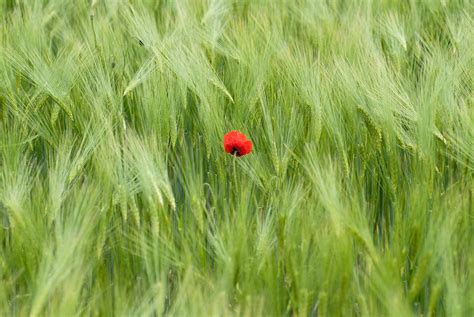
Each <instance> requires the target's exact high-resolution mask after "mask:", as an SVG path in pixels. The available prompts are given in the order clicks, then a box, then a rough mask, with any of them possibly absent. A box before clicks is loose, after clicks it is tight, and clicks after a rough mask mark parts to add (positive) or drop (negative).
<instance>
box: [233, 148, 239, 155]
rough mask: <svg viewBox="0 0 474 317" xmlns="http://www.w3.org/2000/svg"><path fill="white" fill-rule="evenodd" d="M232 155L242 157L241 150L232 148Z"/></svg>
mask: <svg viewBox="0 0 474 317" xmlns="http://www.w3.org/2000/svg"><path fill="white" fill-rule="evenodd" d="M232 155H236V156H240V153H239V150H238V149H237V148H236V147H233V148H232Z"/></svg>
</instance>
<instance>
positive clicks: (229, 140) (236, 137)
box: [224, 130, 252, 156]
mask: <svg viewBox="0 0 474 317" xmlns="http://www.w3.org/2000/svg"><path fill="white" fill-rule="evenodd" d="M224 150H225V151H226V152H227V153H230V154H232V155H236V156H243V155H246V154H249V153H250V152H252V141H250V140H247V137H246V136H245V135H244V134H242V133H240V132H239V131H235V130H233V131H230V132H229V133H226V134H225V135H224Z"/></svg>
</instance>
